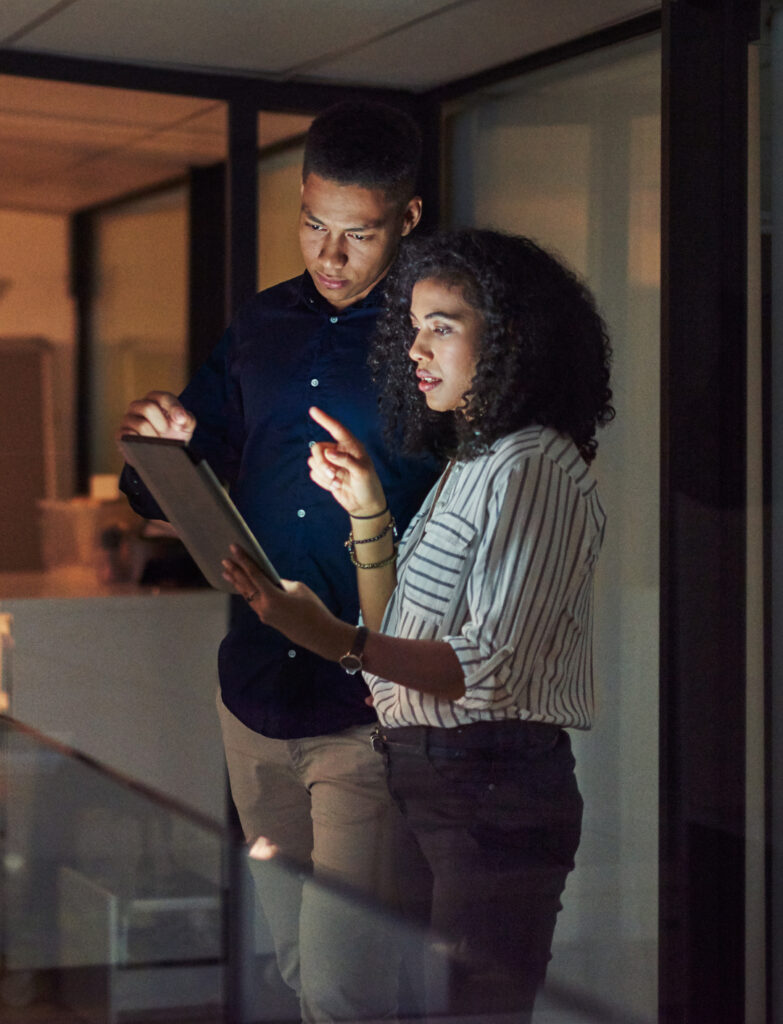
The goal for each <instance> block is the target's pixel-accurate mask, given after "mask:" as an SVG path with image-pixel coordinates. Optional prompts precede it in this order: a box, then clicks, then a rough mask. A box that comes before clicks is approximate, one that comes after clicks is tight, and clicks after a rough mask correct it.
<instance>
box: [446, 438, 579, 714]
mask: <svg viewBox="0 0 783 1024" xmlns="http://www.w3.org/2000/svg"><path fill="white" fill-rule="evenodd" d="M586 526H587V524H586V512H585V506H584V502H583V501H582V500H581V495H580V493H579V490H578V488H576V487H575V486H574V484H573V481H572V480H571V479H570V478H569V477H568V476H567V475H566V474H565V473H564V472H563V471H562V470H561V469H560V468H559V467H558V465H556V464H555V463H554V462H552V461H551V460H549V459H544V458H531V459H526V460H524V461H523V462H522V463H518V464H517V465H515V466H514V467H512V468H511V470H510V471H509V472H508V473H507V474H503V475H502V476H501V477H500V478H499V479H498V481H497V482H496V485H495V486H494V488H493V490H492V493H491V495H490V500H489V504H488V508H487V521H486V523H485V526H484V529H483V530H482V531H481V534H480V535H479V536H478V538H477V546H476V551H475V557H474V558H473V559H472V561H471V567H470V573H469V576H468V578H467V580H466V586H465V592H464V594H465V601H466V604H467V614H466V616H465V618H464V620H463V624H462V626H461V628H460V630H459V632H458V633H456V634H455V635H447V636H444V637H443V638H442V639H444V640H446V642H447V643H449V644H450V645H451V647H452V648H453V650H454V652H455V654H456V655H457V657H458V659H459V662H460V665H461V666H462V669H463V672H464V674H465V695H464V696H463V697H462V698H460V699H459V700H458V701H455V703H456V704H458V705H460V706H462V707H463V708H465V709H466V710H472V711H477V710H483V709H494V710H498V711H499V710H502V709H504V708H508V707H511V706H516V707H524V706H526V702H527V701H526V698H527V691H528V688H529V686H530V684H531V682H532V681H533V680H534V679H535V678H536V676H537V673H538V674H540V671H541V666H542V665H543V662H544V660H545V658H546V657H547V654H548V653H549V652H550V651H551V649H552V644H553V642H554V638H556V637H557V636H558V635H559V634H560V633H561V627H562V623H563V620H564V618H565V619H566V620H569V619H571V620H572V621H575V618H574V617H573V616H572V615H571V612H570V611H569V607H570V602H571V600H572V598H573V597H575V596H576V595H577V594H578V591H579V583H580V580H581V579H582V578H583V576H584V572H585V561H586V560H585V541H586V532H587V531H586Z"/></svg>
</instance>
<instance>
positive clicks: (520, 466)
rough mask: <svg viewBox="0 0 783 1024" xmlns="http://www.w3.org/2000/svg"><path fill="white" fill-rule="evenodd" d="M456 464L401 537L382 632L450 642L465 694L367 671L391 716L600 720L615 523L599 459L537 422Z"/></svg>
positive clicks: (464, 720) (384, 716)
mask: <svg viewBox="0 0 783 1024" xmlns="http://www.w3.org/2000/svg"><path fill="white" fill-rule="evenodd" d="M447 472H448V476H447V478H446V480H445V483H444V484H443V487H442V490H441V493H440V494H439V495H437V490H438V488H437V485H436V486H435V487H434V488H433V490H432V492H431V493H430V494H429V496H428V497H427V499H426V500H425V502H424V504H423V505H422V507H421V509H420V511H419V512H418V514H417V515H416V516H415V517H414V519H413V521H412V522H411V524H410V526H409V527H408V530H407V531H406V534H405V537H404V538H403V541H402V543H401V545H400V553H399V559H398V567H397V580H398V582H397V588H396V590H395V591H394V594H393V595H392V597H391V600H390V601H389V605H388V607H387V609H386V614H385V616H384V620H383V625H382V627H381V631H382V632H383V633H387V634H389V635H392V636H400V637H418V638H420V639H426V640H433V639H440V640H445V641H446V642H448V643H449V644H451V646H452V647H453V649H454V651H455V652H456V654H457V657H458V658H459V660H460V663H461V665H462V668H463V670H464V672H465V688H466V692H465V696H464V697H462V698H461V699H460V700H457V701H447V700H438V699H436V698H434V697H431V696H427V695H425V694H422V693H419V692H418V691H415V690H410V689H408V688H406V687H403V686H398V685H396V684H395V683H393V682H390V681H388V680H385V679H381V678H379V677H378V676H373V675H372V674H370V673H365V678H366V679H367V682H368V684H369V686H370V689H371V691H372V694H373V697H374V699H375V710H376V711H377V713H378V717H379V719H380V720H381V723H382V724H383V725H385V726H388V727H394V726H402V725H431V726H440V727H452V726H458V725H465V724H468V723H471V722H476V721H487V720H489V721H493V720H499V719H504V718H522V719H529V720H532V721H541V722H553V723H556V724H558V725H560V726H569V727H573V728H577V729H588V728H590V725H591V723H592V715H593V667H592V625H593V570H594V567H595V563H596V560H597V558H598V552H599V550H600V547H601V542H602V539H603V533H604V523H605V515H604V511H603V508H602V507H601V503H600V500H599V498H598V492H597V488H596V483H595V479H594V477H593V475H592V473H591V472H590V469H589V468H588V466H587V465H586V464H585V462H584V461H583V460H582V458H581V457H580V455H579V452H578V451H577V449H576V447H575V445H574V444H573V442H572V441H571V440H570V439H569V438H565V437H563V436H561V435H560V434H558V433H556V432H555V431H554V430H551V429H549V428H544V427H529V428H527V429H525V430H521V431H517V432H516V433H514V434H510V435H509V436H508V437H505V438H503V439H502V440H500V441H498V442H497V443H496V444H495V445H493V447H492V449H491V450H490V451H489V452H487V453H486V454H485V455H482V456H480V457H479V458H477V459H473V460H471V461H470V462H457V463H455V464H454V466H453V467H452V468H451V470H450V472H449V471H447ZM436 495H437V501H436V502H435V505H434V508H433V501H435V498H436Z"/></svg>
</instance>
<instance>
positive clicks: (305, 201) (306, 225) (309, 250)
mask: <svg viewBox="0 0 783 1024" xmlns="http://www.w3.org/2000/svg"><path fill="white" fill-rule="evenodd" d="M420 217H421V199H419V198H418V197H416V198H414V199H411V200H410V202H409V203H408V204H407V206H405V207H404V208H402V209H401V208H400V206H399V205H398V204H396V203H393V202H390V201H389V200H388V199H387V198H386V196H385V194H384V192H383V191H382V190H381V189H372V188H362V187H361V186H359V185H340V184H338V183H337V182H336V181H331V180H330V179H328V178H321V177H319V175H317V174H308V176H307V178H306V179H305V181H304V182H303V183H302V209H301V213H300V214H299V244H300V246H301V249H302V257H303V258H304V263H305V266H306V267H307V270H308V271H309V273H310V276H311V277H312V279H313V281H314V283H315V287H316V288H317V289H318V291H319V292H320V293H321V295H323V297H324V298H325V299H326V300H327V302H329V303H331V305H332V306H334V308H335V309H345V307H346V306H350V305H351V304H352V303H354V302H357V301H358V300H359V299H363V298H364V296H365V295H367V294H368V292H370V291H371V290H372V288H373V287H374V286H375V285H376V284H377V283H378V281H380V280H381V278H382V277H383V276H384V275H385V274H386V272H387V270H388V269H389V267H390V266H391V264H392V261H393V260H394V257H395V255H396V253H397V246H398V245H399V242H400V238H402V237H403V236H404V235H407V234H409V233H410V232H411V231H412V230H413V228H414V227H415V226H416V224H418V222H419V218H420Z"/></svg>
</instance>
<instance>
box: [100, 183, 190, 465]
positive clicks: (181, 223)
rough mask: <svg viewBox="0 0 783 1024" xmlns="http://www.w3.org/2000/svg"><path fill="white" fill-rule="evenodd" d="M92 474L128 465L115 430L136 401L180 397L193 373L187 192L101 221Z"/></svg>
mask: <svg viewBox="0 0 783 1024" xmlns="http://www.w3.org/2000/svg"><path fill="white" fill-rule="evenodd" d="M95 230H96V265H97V281H96V295H95V302H94V306H93V321H92V329H93V344H94V348H93V353H92V365H91V373H92V381H91V401H92V403H93V415H92V431H91V437H90V444H91V452H90V472H91V473H113V472H118V471H119V469H120V468H121V466H122V458H121V457H120V455H119V453H118V452H117V449H116V446H115V444H114V431H115V430H116V429H117V426H118V424H119V422H120V419H121V418H122V414H123V413H124V412H125V409H126V408H127V406H128V403H129V402H131V401H132V400H133V399H134V398H139V397H140V396H142V395H145V394H146V393H147V392H148V391H151V390H153V389H157V390H161V391H173V392H174V393H177V392H179V391H181V390H182V388H183V387H184V384H185V372H186V367H187V287H188V285H187V280H188V265H187V260H188V225H187V192H186V190H185V188H176V189H171V190H170V191H167V192H163V193H160V194H158V195H154V196H149V197H147V198H145V199H138V200H131V201H130V202H128V203H123V204H122V206H119V207H117V208H115V209H112V210H107V211H105V212H104V213H101V214H99V215H98V216H97V217H96V228H95Z"/></svg>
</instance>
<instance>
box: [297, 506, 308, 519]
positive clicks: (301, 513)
mask: <svg viewBox="0 0 783 1024" xmlns="http://www.w3.org/2000/svg"><path fill="white" fill-rule="evenodd" d="M296 514H297V515H298V516H299V518H300V519H304V517H305V516H306V515H307V513H306V512H305V510H304V509H303V508H300V509H298V510H297V513H296Z"/></svg>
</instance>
